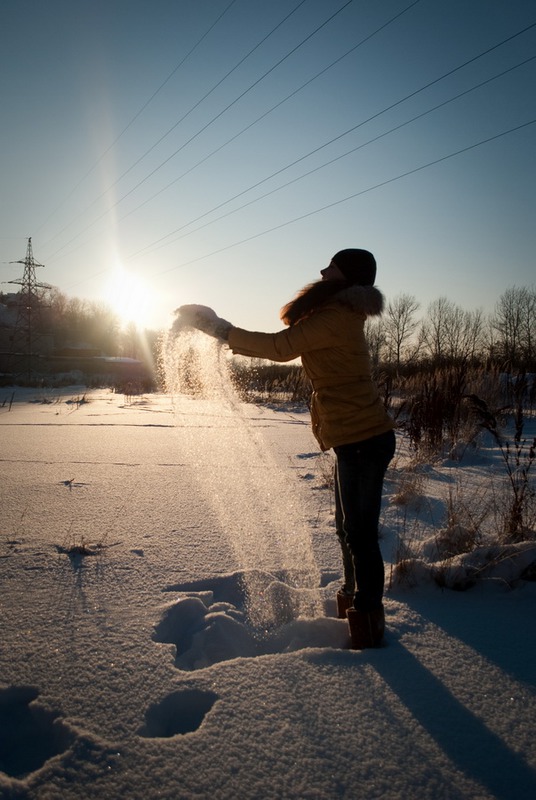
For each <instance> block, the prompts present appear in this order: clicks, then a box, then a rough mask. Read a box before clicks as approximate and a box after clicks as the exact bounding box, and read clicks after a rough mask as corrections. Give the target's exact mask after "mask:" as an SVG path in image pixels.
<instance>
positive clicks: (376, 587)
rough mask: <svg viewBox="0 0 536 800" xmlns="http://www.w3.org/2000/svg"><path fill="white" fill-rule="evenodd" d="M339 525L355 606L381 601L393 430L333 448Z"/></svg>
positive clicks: (364, 608)
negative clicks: (383, 518) (382, 524)
mask: <svg viewBox="0 0 536 800" xmlns="http://www.w3.org/2000/svg"><path fill="white" fill-rule="evenodd" d="M333 449H334V451H335V455H336V457H337V460H336V463H335V527H336V531H337V536H338V537H339V541H340V543H341V549H342V561H343V570H344V589H345V590H346V591H347V592H355V597H354V607H355V608H358V609H360V610H362V611H372V610H374V609H375V608H378V607H379V606H380V605H381V602H382V597H383V585H384V580H385V570H384V566H383V558H382V554H381V550H380V544H379V542H378V523H379V519H380V509H381V503H382V491H383V479H384V477H385V472H386V470H387V467H388V465H389V462H390V461H391V459H392V457H393V455H394V453H395V435H394V432H393V431H388V432H387V433H382V434H380V436H374V437H372V438H371V439H366V440H365V441H363V442H356V443H354V444H344V445H341V446H340V447H334V448H333Z"/></svg>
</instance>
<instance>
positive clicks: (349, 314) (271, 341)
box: [228, 286, 394, 450]
mask: <svg viewBox="0 0 536 800" xmlns="http://www.w3.org/2000/svg"><path fill="white" fill-rule="evenodd" d="M382 308H383V297H382V294H381V292H380V291H379V290H378V289H377V288H376V287H374V286H351V287H350V288H348V289H344V290H342V291H341V292H339V293H338V294H337V295H335V296H334V297H333V298H332V299H331V300H330V301H329V302H328V303H327V304H326V305H324V306H322V307H321V308H319V309H318V310H317V311H315V312H314V313H313V314H311V316H309V317H307V318H306V319H304V320H302V321H300V322H297V323H296V324H295V325H293V326H291V327H290V328H287V329H285V330H282V331H280V332H279V333H254V332H252V331H245V330H243V329H241V328H231V330H230V331H229V340H228V341H229V347H230V348H231V350H232V351H233V353H235V354H237V355H244V356H252V357H256V358H267V359H270V360H271V361H291V360H292V359H294V358H297V357H298V356H301V361H302V365H303V368H304V370H305V372H306V374H307V376H308V377H309V379H310V381H311V383H312V388H313V393H312V398H311V423H312V428H313V433H314V435H315V437H316V439H317V441H318V443H319V445H320V447H321V449H322V450H329V448H330V447H337V446H338V445H342V444H351V443H353V442H360V441H363V440H364V439H369V438H371V437H372V436H378V435H379V434H381V433H385V432H386V431H389V430H391V429H392V428H393V427H394V423H393V421H392V419H391V417H390V416H389V415H388V413H387V411H386V410H385V408H384V406H383V403H382V401H381V398H380V397H379V394H378V391H377V389H376V386H375V385H374V383H373V381H372V377H371V364H370V357H369V351H368V346H367V342H366V340H365V334H364V325H365V320H366V318H367V316H374V315H378V314H380V313H381V311H382Z"/></svg>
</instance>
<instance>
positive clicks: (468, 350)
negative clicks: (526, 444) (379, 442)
mask: <svg viewBox="0 0 536 800" xmlns="http://www.w3.org/2000/svg"><path fill="white" fill-rule="evenodd" d="M420 311H421V304H420V303H419V301H418V300H417V298H416V297H414V296H413V295H409V294H399V295H398V296H396V297H394V298H393V299H391V300H389V301H388V302H387V304H386V308H385V310H384V314H383V316H382V317H379V318H376V319H370V320H367V324H366V333H367V338H368V341H369V345H370V348H371V354H372V359H373V363H374V365H375V366H378V365H387V366H390V367H393V368H395V369H397V370H399V369H401V368H403V367H411V366H413V365H415V366H417V365H423V364H430V365H433V366H441V365H445V364H452V363H475V362H480V363H482V362H490V363H493V364H500V365H503V366H504V368H505V369H518V370H524V371H527V372H534V371H536V354H535V350H534V344H535V342H534V338H535V333H534V325H535V319H536V290H535V289H534V288H527V287H515V286H514V287H512V288H510V289H507V290H506V291H505V292H504V294H502V295H501V297H500V298H499V300H498V301H497V303H496V305H495V308H494V310H493V312H492V313H490V314H484V312H483V311H482V310H480V309H479V310H476V311H466V310H464V309H462V308H461V307H460V306H458V305H457V304H456V303H454V302H452V301H451V300H449V299H448V298H447V297H440V298H438V299H437V300H434V301H433V302H432V303H430V305H429V306H428V307H427V309H426V312H425V314H424V315H423V316H419V314H420Z"/></svg>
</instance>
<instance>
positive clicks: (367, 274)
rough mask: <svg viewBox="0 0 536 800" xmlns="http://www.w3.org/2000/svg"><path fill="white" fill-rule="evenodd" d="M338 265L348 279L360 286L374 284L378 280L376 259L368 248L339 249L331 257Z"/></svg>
mask: <svg viewBox="0 0 536 800" xmlns="http://www.w3.org/2000/svg"><path fill="white" fill-rule="evenodd" d="M331 260H332V261H334V262H335V264H336V265H337V266H338V268H339V269H340V271H341V272H342V274H343V275H344V277H345V278H346V280H347V281H351V282H352V283H357V284H359V286H374V281H375V280H376V259H375V258H374V256H373V255H372V253H369V251H368V250H359V249H357V248H350V249H348V250H339V252H338V253H335V255H334V256H333V258H332V259H331Z"/></svg>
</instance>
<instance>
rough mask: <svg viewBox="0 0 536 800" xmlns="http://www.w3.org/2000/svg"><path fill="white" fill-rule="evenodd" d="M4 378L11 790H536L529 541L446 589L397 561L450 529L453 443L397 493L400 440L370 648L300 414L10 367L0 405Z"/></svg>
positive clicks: (0, 415)
mask: <svg viewBox="0 0 536 800" xmlns="http://www.w3.org/2000/svg"><path fill="white" fill-rule="evenodd" d="M11 392H12V390H9V389H2V390H0V427H1V441H2V445H1V451H0V480H1V486H2V493H1V527H0V581H1V582H0V601H1V619H2V627H1V637H0V797H1V798H2V799H3V800H4V798H6V799H7V798H10V799H11V798H13V799H14V798H24V799H25V800H26V799H28V800H30V799H32V800H33V798H39V799H40V800H41V799H42V800H56V799H57V800H59V799H60V798H61V800H70V799H71V798H73V799H74V798H76V800H80V799H81V798H99V799H101V798H104V799H105V800H115V799H116V798H117V800H119V798H126V799H127V800H136V799H137V798H140V800H151V799H152V798H167V799H169V800H181V799H182V798H184V799H186V798H209V797H210V798H212V799H213V800H219V799H222V800H226V799H227V798H241V799H242V800H243V799H245V798H263V800H266V799H269V798H322V800H325V799H328V798H348V799H349V800H350V799H351V800H354V798H355V799H357V798H363V799H364V800H365V799H366V800H373V798H381V799H382V800H390V798H392V799H393V800H394V799H395V798H396V800H402V799H403V800H408V798H409V799H411V800H412V799H413V798H418V800H427V799H428V798H429V799H430V800H438V798H448V800H454V799H455V798H459V799H460V800H462V798H463V800H468V799H473V798H474V800H477V798H478V800H485V799H487V798H497V800H524V799H525V798H526V800H529V798H531V799H532V798H534V797H536V737H535V720H536V697H535V683H536V664H535V652H536V640H535V605H536V584H535V583H534V582H532V581H527V580H518V579H517V578H518V576H519V574H520V573H521V572H522V570H523V569H524V568H525V567H526V565H527V564H528V563H530V562H531V561H534V559H535V558H536V553H535V552H534V548H533V547H532V546H530V547H532V549H530V547H529V548H528V549H527V548H525V549H524V550H523V548H522V549H521V550H522V552H521V555H519V554H518V555H517V556H516V558H517V560H515V559H506V564H504V563H503V564H502V565H501V569H499V570H498V571H491V570H489V571H488V573H486V574H484V578H485V579H484V580H480V581H479V582H478V583H477V585H476V586H474V587H473V588H470V589H468V590H467V591H464V592H456V591H452V590H451V589H441V588H440V587H439V586H438V585H437V583H436V582H434V581H432V580H428V579H425V580H423V574H422V572H419V570H420V569H424V568H421V567H420V566H419V564H418V563H417V564H414V565H413V568H412V569H410V570H409V573H408V575H402V577H403V578H404V577H405V578H407V580H405V581H404V580H400V574H399V573H398V572H397V571H396V570H393V569H392V567H391V565H392V564H393V562H394V561H395V560H396V558H397V557H398V556H399V555H400V547H401V546H400V536H401V535H402V534H404V535H407V534H408V533H411V532H412V531H413V534H412V535H414V536H417V535H418V536H419V537H421V538H422V539H423V540H426V539H429V540H430V541H432V539H431V537H432V536H433V534H434V531H435V532H436V533H437V531H438V530H439V529H440V528H441V527H442V526H444V521H443V520H442V515H443V516H444V509H445V504H446V503H447V497H448V496H449V492H448V490H449V486H450V487H451V491H450V497H451V499H452V487H453V486H456V485H459V475H460V470H462V468H463V462H462V466H460V465H459V464H458V466H456V465H453V464H446V465H435V466H434V467H430V468H429V469H428V470H427V471H426V475H425V480H424V481H423V480H421V482H420V485H419V489H420V492H421V495H420V501H418V494H419V493H418V492H417V494H415V491H416V489H415V481H414V482H413V492H414V496H413V497H409V496H406V497H405V498H402V497H401V496H402V495H403V494H404V492H406V494H407V493H408V469H407V460H405V456H404V453H405V449H404V448H405V443H404V442H403V441H402V437H400V447H399V453H398V455H397V457H396V458H395V460H394V462H393V464H392V467H391V468H390V470H389V474H388V478H387V481H386V487H385V509H384V515H383V532H382V547H383V550H384V556H385V560H386V567H387V569H386V572H387V583H388V586H387V593H386V600H385V607H386V620H387V634H386V640H385V645H384V646H383V647H381V648H379V649H377V650H364V651H361V652H359V651H351V650H349V649H348V645H349V641H348V632H347V627H346V623H345V622H344V621H342V620H338V619H336V618H335V602H334V599H335V593H336V589H337V587H338V584H339V577H340V564H339V552H338V545H337V542H336V539H335V535H334V530H333V522H332V511H333V509H332V496H331V490H330V488H329V481H330V469H331V456H330V455H329V454H327V455H322V454H321V453H320V452H319V450H318V448H317V446H316V443H315V442H314V439H313V438H312V435H311V433H310V429H309V418H308V414H307V413H306V412H305V411H303V410H300V409H292V408H288V407H287V408H284V409H281V410H278V409H274V408H267V407H261V406H253V405H244V404H241V403H240V402H238V400H237V399H236V398H233V397H231V395H230V393H229V392H224V393H223V394H222V396H220V397H218V396H215V395H211V394H210V393H208V396H205V398H204V399H199V398H194V397H191V396H188V395H184V394H179V393H175V394H174V395H163V394H162V395H145V396H135V397H128V398H127V397H125V396H123V395H118V394H113V393H111V392H109V391H107V390H94V391H91V392H88V391H86V390H85V389H84V388H80V387H71V388H69V389H66V390H62V391H61V392H60V391H59V390H54V391H34V392H33V393H32V392H29V391H28V390H24V391H23V390H19V389H17V390H15V395H14V398H13V404H12V405H11V407H10V400H11V399H12V396H11ZM45 401H46V402H45ZM81 401H82V402H81ZM489 473H490V461H489V459H487V458H486V457H485V456H484V455H482V454H481V455H480V456H479V458H477V457H473V459H472V463H470V464H469V465H468V469H467V473H466V476H465V477H464V478H463V481H465V483H467V482H469V481H471V482H472V484H473V485H474V486H475V487H478V486H481V487H482V490H481V492H482V491H486V488H485V487H486V486H487V485H488V484H487V483H486V481H488V480H489ZM475 491H476V489H475ZM475 496H476V495H475ZM402 500H403V502H401V501H402ZM423 505H424V506H425V509H424V511H423ZM419 515H420V516H419ZM417 519H420V522H417V521H416V520H417ZM415 531H416V533H415ZM430 541H429V542H428V544H427V545H426V546H425V548H424V550H423V552H425V551H426V547H428V549H430V547H431V545H430ZM519 559H522V563H521V561H520V560H519ZM523 559H524V560H523ZM453 563H454V562H453ZM512 564H515V568H514V567H513V566H512ZM508 565H509V566H508ZM457 566H458V567H459V566H460V565H459V564H458V565H457ZM507 566H508V568H509V569H510V572H509V573H507V574H505V571H504V570H505V568H506V567H507ZM514 569H515V574H514V572H513V571H512V570H514ZM426 577H427V576H426V575H425V578H426ZM410 584H416V585H413V586H412V585H410Z"/></svg>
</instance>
